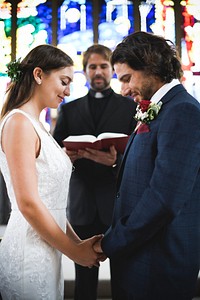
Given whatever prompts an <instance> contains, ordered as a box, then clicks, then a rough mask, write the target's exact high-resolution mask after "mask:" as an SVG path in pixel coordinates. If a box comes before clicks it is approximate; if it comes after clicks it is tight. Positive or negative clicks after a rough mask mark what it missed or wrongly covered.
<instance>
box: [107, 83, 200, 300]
mask: <svg viewBox="0 0 200 300" xmlns="http://www.w3.org/2000/svg"><path fill="white" fill-rule="evenodd" d="M161 101H162V103H163V104H162V107H161V110H160V112H159V114H158V116H157V118H156V119H155V120H153V121H151V123H150V124H149V129H150V131H149V132H143V133H137V132H136V133H134V134H132V136H131V138H130V140H129V144H128V145H127V148H126V152H125V153H124V158H123V161H122V165H121V169H120V172H119V177H118V192H117V195H116V200H115V209H114V215H113V221H112V226H111V227H110V228H109V230H108V231H107V232H106V234H105V236H104V238H103V240H102V248H103V251H104V252H105V254H106V255H107V256H108V257H110V258H111V262H112V263H113V265H114V268H115V272H114V274H113V276H114V278H115V280H116V281H118V284H119V285H120V286H121V287H122V288H123V289H124V290H126V292H127V294H130V296H131V297H132V298H130V299H133V300H139V299H140V300H184V299H185V300H186V299H187V300H189V299H191V298H192V296H193V292H194V289H195V283H196V278H197V276H198V271H199V257H200V104H199V103H198V101H196V100H195V99H194V98H193V97H192V96H191V95H190V94H188V93H187V91H186V90H185V89H184V87H183V86H182V85H181V84H180V85H177V86H175V87H173V88H172V89H171V90H170V91H169V92H168V93H167V94H166V95H165V96H164V97H163V98H162V99H161Z"/></svg>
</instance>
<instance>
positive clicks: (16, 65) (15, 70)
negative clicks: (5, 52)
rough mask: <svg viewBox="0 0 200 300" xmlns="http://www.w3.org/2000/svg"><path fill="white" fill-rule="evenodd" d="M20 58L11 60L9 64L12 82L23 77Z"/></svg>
mask: <svg viewBox="0 0 200 300" xmlns="http://www.w3.org/2000/svg"><path fill="white" fill-rule="evenodd" d="M20 60H21V59H20V58H19V59H18V60H14V61H11V62H10V63H9V64H7V74H8V77H10V79H11V81H12V82H17V81H18V80H19V79H20V77H21V74H22V71H21V69H20V63H21V61H20Z"/></svg>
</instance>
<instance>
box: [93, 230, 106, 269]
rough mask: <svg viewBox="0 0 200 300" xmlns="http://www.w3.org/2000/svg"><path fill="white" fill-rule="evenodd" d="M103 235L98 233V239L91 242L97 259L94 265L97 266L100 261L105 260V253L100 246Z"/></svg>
mask: <svg viewBox="0 0 200 300" xmlns="http://www.w3.org/2000/svg"><path fill="white" fill-rule="evenodd" d="M102 238H103V235H99V239H97V240H96V241H95V243H94V244H93V250H94V251H95V252H96V253H97V260H96V264H95V265H94V266H96V267H99V265H100V262H103V261H104V260H106V258H107V257H106V255H105V254H104V253H103V250H102V248H101V241H102ZM92 267H93V266H89V268H92Z"/></svg>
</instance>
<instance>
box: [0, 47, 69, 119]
mask: <svg viewBox="0 0 200 300" xmlns="http://www.w3.org/2000/svg"><path fill="white" fill-rule="evenodd" d="M70 66H73V60H72V59H71V57H70V56H68V55H67V54H66V53H65V52H63V51H62V50H60V49H59V48H57V47H54V46H52V45H46V44H45V45H40V46H37V47H35V48H34V49H32V50H31V51H30V52H29V53H28V54H27V56H26V57H25V58H24V59H23V60H22V61H21V62H20V61H19V60H18V61H16V62H11V63H10V64H9V65H8V75H10V77H11V83H10V84H9V87H8V89H7V91H6V93H7V97H6V101H5V103H4V105H3V107H2V110H1V118H2V117H3V116H4V115H5V114H6V113H8V112H9V111H10V110H12V109H14V108H18V107H20V106H21V105H23V104H24V103H26V102H28V101H29V99H30V98H31V96H32V94H33V91H34V87H35V84H36V83H35V80H34V77H33V70H34V69H35V68H36V67H40V68H41V69H42V71H43V72H44V73H46V74H49V73H50V72H51V71H52V70H56V69H60V68H65V67H70Z"/></svg>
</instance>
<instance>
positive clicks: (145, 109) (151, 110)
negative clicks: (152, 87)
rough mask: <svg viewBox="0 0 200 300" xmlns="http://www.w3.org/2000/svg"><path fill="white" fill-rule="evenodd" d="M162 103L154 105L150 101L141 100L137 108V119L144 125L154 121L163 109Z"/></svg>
mask: <svg viewBox="0 0 200 300" xmlns="http://www.w3.org/2000/svg"><path fill="white" fill-rule="evenodd" d="M161 106H162V102H161V101H159V102H158V103H153V102H151V101H149V100H141V101H140V103H139V104H138V106H137V108H136V114H135V117H134V118H135V119H136V120H137V121H140V122H142V123H150V121H153V120H154V119H155V118H156V117H157V115H158V113H159V110H160V109H161Z"/></svg>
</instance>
